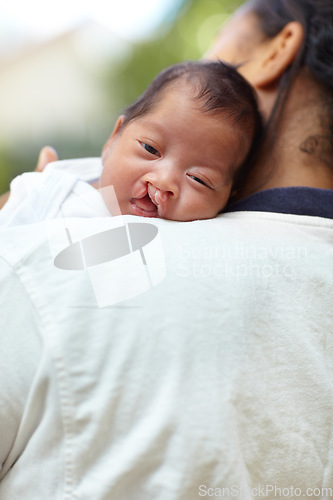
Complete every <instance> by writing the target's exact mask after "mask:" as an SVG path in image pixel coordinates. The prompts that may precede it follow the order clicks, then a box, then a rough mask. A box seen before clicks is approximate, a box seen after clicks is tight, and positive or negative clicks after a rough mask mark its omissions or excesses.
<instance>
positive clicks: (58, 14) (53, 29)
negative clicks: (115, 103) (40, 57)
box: [0, 0, 181, 43]
mask: <svg viewBox="0 0 333 500" xmlns="http://www.w3.org/2000/svg"><path fill="white" fill-rule="evenodd" d="M180 3H181V2H180V0H0V31H2V36H1V37H0V42H1V43H3V42H4V39H6V38H7V39H9V38H13V37H14V36H17V37H21V36H23V37H26V36H27V37H29V38H31V39H36V40H41V39H47V38H50V37H52V36H55V35H57V34H60V33H61V32H63V31H66V30H68V29H70V28H71V27H73V26H75V25H77V24H79V23H80V22H82V21H83V20H85V19H87V18H90V19H94V20H95V21H97V22H100V23H101V24H103V25H105V26H107V27H108V28H110V29H111V30H112V31H114V32H115V33H117V34H119V35H120V36H122V37H123V38H126V39H128V40H135V39H138V38H141V37H144V36H147V35H148V34H149V32H151V31H153V29H154V28H156V27H157V26H158V25H159V23H160V22H161V20H163V18H164V17H166V16H167V15H168V14H169V13H170V12H171V11H172V10H173V8H174V7H175V6H176V5H179V4H180ZM4 35H6V37H4Z"/></svg>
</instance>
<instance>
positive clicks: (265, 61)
mask: <svg viewBox="0 0 333 500" xmlns="http://www.w3.org/2000/svg"><path fill="white" fill-rule="evenodd" d="M303 39H304V30H303V26H302V25H301V23H298V22H296V21H293V22H290V23H288V24H286V26H285V27H284V28H283V29H282V30H281V31H280V33H278V34H277V35H276V36H275V37H274V38H272V39H269V40H268V41H267V42H266V43H265V44H264V46H263V48H262V53H261V57H260V58H259V61H258V64H257V68H256V73H255V75H253V78H252V82H251V83H252V85H253V86H254V87H256V88H257V89H264V88H266V87H268V86H271V85H274V84H276V83H278V81H279V79H280V78H281V76H282V75H283V73H284V72H285V70H286V69H287V68H288V66H289V65H290V64H291V63H292V61H293V60H294V59H295V57H296V54H297V53H298V51H299V50H300V48H301V45H302V42H303Z"/></svg>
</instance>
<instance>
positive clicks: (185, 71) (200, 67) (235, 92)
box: [122, 61, 262, 178]
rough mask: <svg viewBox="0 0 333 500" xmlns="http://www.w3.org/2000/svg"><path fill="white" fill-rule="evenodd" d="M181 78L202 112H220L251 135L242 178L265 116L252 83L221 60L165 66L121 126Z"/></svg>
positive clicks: (149, 107)
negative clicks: (258, 103) (262, 114)
mask: <svg viewBox="0 0 333 500" xmlns="http://www.w3.org/2000/svg"><path fill="white" fill-rule="evenodd" d="M180 80H181V81H183V82H184V81H185V82H186V83H187V84H188V85H190V86H191V87H192V88H193V99H195V100H197V101H198V102H199V103H200V108H201V110H202V112H210V113H221V114H223V117H224V118H227V119H230V120H232V123H234V124H235V125H237V127H238V128H239V129H240V130H239V132H240V135H241V133H242V132H243V133H245V134H250V135H251V136H252V146H251V149H250V151H249V153H248V155H247V157H246V159H245V161H244V162H243V163H242V165H238V169H237V178H239V177H240V175H241V173H242V172H243V170H245V169H246V168H247V166H248V165H249V164H250V160H251V158H252V156H253V152H254V151H255V150H256V149H257V145H258V143H259V141H260V139H261V135H262V119H261V116H260V113H259V111H258V105H257V100H256V97H255V94H254V91H253V89H252V87H251V85H249V83H248V82H247V81H246V80H245V79H244V78H243V77H242V76H241V75H240V74H239V73H238V71H236V69H235V68H234V67H232V66H231V65H229V64H225V63H223V62H222V61H216V62H192V61H189V62H184V63H180V64H176V65H174V66H170V67H169V68H166V69H165V70H163V71H162V72H161V73H159V74H158V75H157V76H156V78H155V79H154V80H153V81H152V83H151V84H150V85H149V86H148V88H147V89H146V90H145V92H144V93H143V94H142V95H141V96H140V97H139V99H138V100H137V101H136V102H135V103H134V104H132V105H130V106H129V107H127V108H126V109H125V110H124V112H123V115H124V117H125V118H124V122H123V124H122V127H124V126H126V124H128V123H129V122H130V121H132V120H134V119H136V118H138V117H141V116H143V115H145V114H147V113H148V112H150V111H151V110H152V109H153V107H154V106H155V105H156V104H157V103H158V100H159V98H160V97H161V93H162V91H164V90H165V89H166V88H167V87H168V86H169V85H171V84H173V83H174V82H177V81H180Z"/></svg>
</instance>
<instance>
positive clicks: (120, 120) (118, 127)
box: [102, 115, 125, 156]
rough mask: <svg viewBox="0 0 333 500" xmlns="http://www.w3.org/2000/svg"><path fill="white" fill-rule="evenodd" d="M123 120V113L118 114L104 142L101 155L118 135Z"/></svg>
mask: <svg viewBox="0 0 333 500" xmlns="http://www.w3.org/2000/svg"><path fill="white" fill-rule="evenodd" d="M124 121H125V115H120V116H118V119H117V121H116V124H115V126H114V128H113V131H112V133H111V135H110V137H109V138H108V140H107V141H106V143H105V144H104V147H103V150H102V156H103V154H104V153H105V152H106V151H107V150H108V148H109V147H110V146H111V144H112V143H113V141H114V139H115V138H116V136H117V135H118V133H119V130H120V129H121V127H122V125H123V123H124Z"/></svg>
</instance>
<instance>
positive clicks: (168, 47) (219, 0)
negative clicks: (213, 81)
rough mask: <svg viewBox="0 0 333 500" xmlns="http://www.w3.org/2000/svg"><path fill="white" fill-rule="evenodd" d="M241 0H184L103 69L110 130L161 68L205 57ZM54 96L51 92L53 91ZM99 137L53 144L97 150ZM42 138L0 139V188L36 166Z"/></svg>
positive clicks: (66, 149)
mask: <svg viewBox="0 0 333 500" xmlns="http://www.w3.org/2000/svg"><path fill="white" fill-rule="evenodd" d="M240 3H242V2H241V0H184V1H183V2H182V6H181V8H180V10H179V12H178V13H177V15H176V16H174V18H173V20H172V21H170V22H169V23H167V24H166V25H165V26H163V27H159V28H158V32H157V33H155V34H154V35H153V37H152V38H150V39H148V40H146V41H143V42H141V43H139V44H137V45H135V46H133V48H132V51H131V52H130V54H129V56H128V57H127V58H126V59H125V60H123V61H121V62H120V63H118V64H117V65H116V66H115V65H114V64H113V65H112V66H111V67H110V68H109V69H108V70H107V71H106V72H105V75H104V84H105V88H106V92H107V93H109V94H110V101H109V103H108V106H107V107H106V109H105V113H106V114H107V115H108V116H110V130H109V132H108V133H111V131H112V127H113V121H114V120H115V118H116V116H117V115H118V114H120V112H121V110H122V109H123V108H124V107H125V106H127V105H128V104H130V103H131V102H133V101H134V100H135V99H136V98H137V97H138V96H139V95H140V94H141V93H142V92H143V91H144V89H145V88H146V87H147V85H148V84H149V83H150V82H151V80H152V79H153V78H154V77H155V76H156V75H157V73H159V72H160V71H161V70H162V69H163V68H165V67H167V66H170V65H171V64H175V63H177V62H180V61H184V60H195V59H199V58H201V57H202V56H203V55H204V53H205V51H206V50H207V49H208V48H209V46H210V44H211V42H212V40H213V39H214V37H215V36H216V35H217V32H218V30H219V28H220V26H221V25H222V24H223V22H224V21H225V20H226V19H227V17H228V16H229V15H230V13H231V12H232V11H233V10H234V9H235V8H236V7H237V6H238V5H239V4H240ZM50 99H51V96H50ZM106 138H107V134H106V135H105V136H104V137H101V138H96V137H95V138H90V137H89V136H87V135H85V136H83V137H77V136H72V137H65V136H64V137H57V138H54V139H52V140H51V145H52V146H53V147H54V148H55V149H56V150H57V151H58V153H59V156H60V158H73V157H84V156H98V155H99V154H100V149H101V144H103V143H104V142H105V140H106ZM44 145H45V144H44V141H43V139H40V142H39V141H37V142H34V143H33V144H31V143H30V142H29V141H27V142H26V143H25V144H24V143H22V140H20V143H19V144H18V145H17V147H15V149H10V150H9V149H6V147H5V145H0V193H1V192H3V191H6V190H7V189H8V186H9V182H10V180H11V179H12V178H13V177H15V176H16V175H18V174H19V173H21V172H24V171H29V170H33V169H34V168H35V166H36V162H37V157H38V153H39V150H40V149H41V147H42V146H44Z"/></svg>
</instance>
